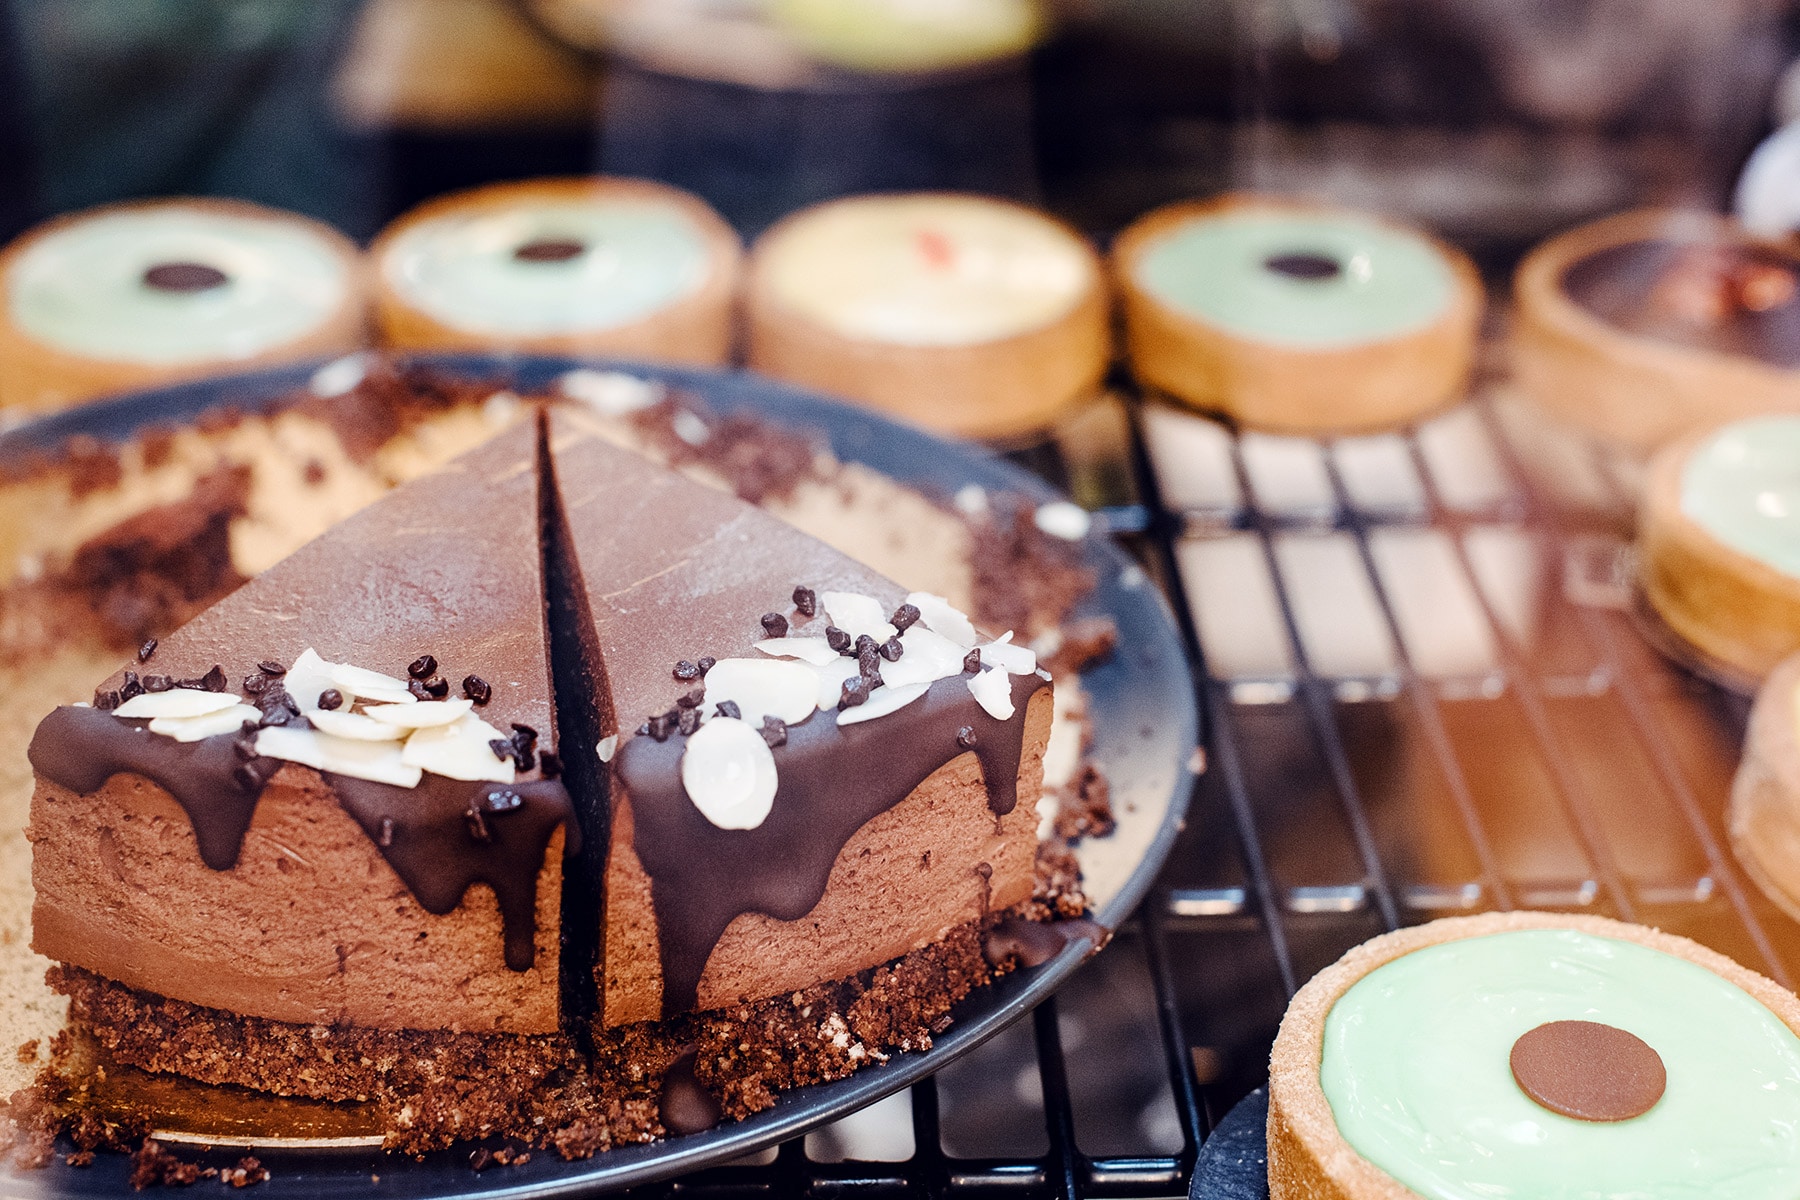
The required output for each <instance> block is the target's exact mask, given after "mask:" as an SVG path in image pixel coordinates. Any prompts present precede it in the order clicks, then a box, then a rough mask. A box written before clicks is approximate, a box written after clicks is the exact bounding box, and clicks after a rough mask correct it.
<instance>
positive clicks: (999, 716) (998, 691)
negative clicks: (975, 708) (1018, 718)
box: [969, 671, 1013, 721]
mask: <svg viewBox="0 0 1800 1200" xmlns="http://www.w3.org/2000/svg"><path fill="white" fill-rule="evenodd" d="M969 692H970V694H972V695H973V696H974V697H975V703H977V704H979V705H981V707H982V710H983V711H984V712H986V713H987V715H988V716H990V717H992V718H994V720H996V721H1005V720H1009V719H1010V718H1011V717H1012V715H1013V698H1012V677H1011V676H1010V675H1008V674H1007V673H1006V672H1005V671H983V672H982V673H981V674H979V675H976V676H974V677H973V678H972V679H970V680H969Z"/></svg>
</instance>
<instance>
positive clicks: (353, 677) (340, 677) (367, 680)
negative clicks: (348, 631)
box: [329, 663, 413, 704]
mask: <svg viewBox="0 0 1800 1200" xmlns="http://www.w3.org/2000/svg"><path fill="white" fill-rule="evenodd" d="M329 666H330V668H331V682H332V685H333V686H334V687H336V688H337V689H338V690H339V691H343V690H344V689H345V688H348V689H350V690H351V691H353V692H355V693H356V694H357V695H358V696H365V697H366V696H375V695H378V694H381V693H388V692H398V693H399V694H401V695H403V696H405V697H406V700H404V701H397V702H396V703H402V704H403V703H407V702H410V701H411V700H412V699H413V695H412V693H411V692H409V691H407V690H406V680H404V679H395V678H394V677H393V676H392V675H383V674H382V673H381V672H380V671H371V670H369V669H368V668H366V667H353V666H351V665H350V664H349V663H331V664H329Z"/></svg>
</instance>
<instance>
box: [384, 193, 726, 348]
mask: <svg viewBox="0 0 1800 1200" xmlns="http://www.w3.org/2000/svg"><path fill="white" fill-rule="evenodd" d="M562 239H572V240H575V241H580V242H583V243H585V244H586V245H587V247H588V248H587V251H586V252H585V253H583V254H580V255H577V256H576V257H574V258H571V259H569V260H567V261H565V262H550V263H544V262H520V261H518V260H517V259H515V258H514V257H513V251H514V250H516V249H518V248H519V247H520V246H521V245H524V244H525V243H527V242H534V241H544V240H562ZM707 265H708V264H707V258H706V244H705V242H704V241H702V240H701V236H700V232H699V230H697V229H695V228H694V225H693V223H692V222H691V221H689V220H688V219H687V218H686V217H685V216H684V215H682V214H681V213H680V212H679V211H677V210H676V209H673V208H669V207H667V206H665V205H660V204H654V203H646V202H643V201H630V200H600V201H593V202H586V203H583V202H578V201H575V202H572V201H546V202H542V203H528V204H520V205H518V206H516V207H513V208H507V209H499V210H495V211H489V212H479V213H473V214H470V215H467V216H447V217H442V218H439V219H437V220H434V221H427V222H424V223H422V224H420V225H418V226H415V227H414V228H412V229H410V230H408V231H407V232H406V233H405V234H403V235H402V236H401V237H400V238H399V240H398V241H396V242H395V243H394V245H393V247H392V248H391V249H389V251H388V252H387V254H386V255H385V257H384V259H383V262H382V270H383V272H384V273H385V275H386V277H387V279H388V281H389V283H391V284H392V285H393V286H394V288H395V289H396V290H398V291H399V292H400V293H401V294H402V295H404V296H405V297H406V298H407V300H408V301H409V302H410V303H412V304H414V305H416V306H417V307H418V308H420V309H422V310H424V311H425V312H427V313H430V314H431V315H432V316H433V317H435V318H437V319H438V320H440V321H442V322H444V323H445V324H446V325H452V326H455V327H456V328H458V329H464V330H467V331H469V332H471V333H487V334H520V335H531V334H555V333H580V332H586V331H592V330H598V329H613V328H616V327H618V326H620V325H625V324H628V323H630V322H632V321H637V320H641V319H642V318H644V317H647V316H649V315H651V314H652V313H654V312H656V311H658V310H659V309H662V308H665V307H667V306H668V305H670V304H672V303H674V302H675V301H677V300H680V299H682V298H684V297H686V296H689V295H691V294H692V293H694V292H696V291H698V290H699V289H700V287H701V285H702V284H703V283H705V282H706V272H707Z"/></svg>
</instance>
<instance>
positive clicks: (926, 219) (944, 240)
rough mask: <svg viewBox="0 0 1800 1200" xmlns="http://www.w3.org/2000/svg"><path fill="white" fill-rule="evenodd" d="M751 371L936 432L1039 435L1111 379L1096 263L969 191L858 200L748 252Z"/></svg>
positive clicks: (1052, 225)
mask: <svg viewBox="0 0 1800 1200" xmlns="http://www.w3.org/2000/svg"><path fill="white" fill-rule="evenodd" d="M747 306H748V320H749V361H750V365H751V366H752V367H753V368H755V369H757V370H759V371H763V372H766V373H767V374H770V375H774V376H776V377H777V378H780V379H788V380H792V381H793V382H795V383H801V384H805V385H807V386H809V387H815V388H818V389H820V390H822V391H827V392H835V393H837V394H838V395H841V396H847V397H849V398H851V399H854V400H858V401H860V402H862V403H864V404H866V405H869V406H870V407H872V408H877V409H881V410H883V411H886V412H889V413H892V414H894V415H896V416H899V417H903V418H905V419H907V420H911V421H914V422H917V423H919V424H921V425H926V426H929V427H931V428H933V429H937V430H941V431H943V432H947V433H953V434H958V435H962V436H967V437H985V438H1005V437H1014V436H1018V435H1020V434H1024V433H1028V432H1030V431H1032V430H1035V429H1040V428H1043V427H1045V426H1047V425H1049V424H1050V423H1051V422H1052V421H1053V420H1055V419H1056V417H1057V416H1058V415H1060V414H1062V413H1063V412H1065V411H1067V410H1068V409H1069V408H1070V407H1071V406H1073V405H1074V404H1076V403H1077V402H1079V401H1080V400H1082V399H1083V398H1085V397H1088V396H1090V395H1092V394H1093V392H1094V391H1095V389H1096V387H1097V386H1098V384H1099V382H1100V377H1101V375H1102V374H1103V373H1104V371H1105V369H1106V362H1107V356H1108V330H1107V309H1106V295H1105V288H1104V281H1103V279H1102V273H1101V270H1100V263H1099V259H1098V258H1097V257H1096V256H1095V254H1094V252H1093V250H1092V249H1091V248H1089V246H1088V244H1087V242H1086V241H1084V240H1083V239H1082V238H1081V237H1079V236H1078V235H1077V234H1075V233H1074V232H1073V231H1071V230H1069V229H1068V228H1066V227H1065V226H1063V225H1062V224H1060V223H1059V222H1057V221H1054V220H1052V219H1051V218H1049V217H1046V216H1044V215H1042V214H1041V213H1037V212H1034V211H1031V210H1029V209H1025V208H1021V207H1019V206H1017V205H1014V204H1009V203H1005V202H1002V201H997V200H989V199H985V198H982V197H979V196H966V195H953V194H915V195H886V196H859V197H853V198H850V199H846V200H838V201H833V202H832V203H829V204H822V205H819V206H817V207H815V208H810V209H806V210H805V211H803V212H800V213H797V214H795V215H794V216H793V217H790V218H789V219H787V220H785V221H783V222H781V224H779V225H777V226H776V227H775V228H774V229H771V230H770V231H769V232H767V233H765V234H764V235H763V236H762V237H761V238H759V239H758V240H757V242H756V245H755V247H754V248H753V251H752V255H751V268H750V282H749V291H748V302H747Z"/></svg>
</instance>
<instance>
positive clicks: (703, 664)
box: [695, 654, 719, 678]
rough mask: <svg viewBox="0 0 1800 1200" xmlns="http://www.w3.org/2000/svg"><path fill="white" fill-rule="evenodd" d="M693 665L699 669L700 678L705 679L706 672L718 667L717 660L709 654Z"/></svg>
mask: <svg viewBox="0 0 1800 1200" xmlns="http://www.w3.org/2000/svg"><path fill="white" fill-rule="evenodd" d="M695 665H696V666H698V667H699V668H700V675H701V678H705V677H706V673H707V672H708V671H710V670H712V669H713V668H714V667H716V666H718V665H719V660H718V659H716V658H714V657H713V656H712V655H710V654H709V655H706V656H704V657H703V658H701V660H700V661H699V662H698V663H697V664H695Z"/></svg>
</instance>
